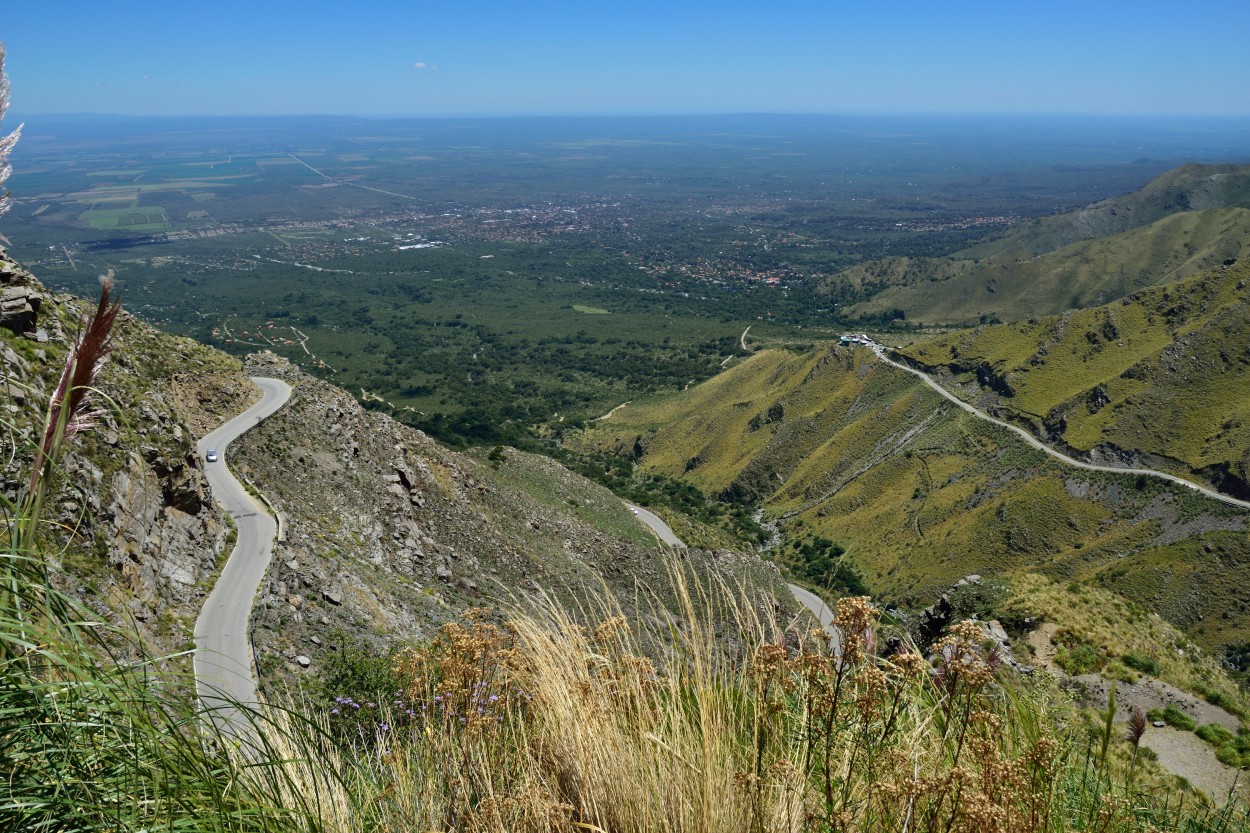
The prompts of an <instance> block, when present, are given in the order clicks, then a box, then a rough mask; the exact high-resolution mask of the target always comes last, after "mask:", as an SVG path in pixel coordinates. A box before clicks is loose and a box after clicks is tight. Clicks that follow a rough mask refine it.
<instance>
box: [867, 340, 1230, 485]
mask: <svg viewBox="0 0 1250 833" xmlns="http://www.w3.org/2000/svg"><path fill="white" fill-rule="evenodd" d="M869 346H870V347H871V348H872V352H873V354H874V355H876V357H877V358H878V359H880V360H881V361H883V362H885V363H886V364H888V365H890V366H892V367H897V368H898V369H899V370H905V371H907V372H908V373H910V374H912V375H913V376H919V377H920V378H921V379H922V380H923V381H924V383H925V384H926V385H928V386H929V387H931V388H933V389H934V390H935V391H937V392H938V393H940V394H941V395H942V396H944V397H946V398H947V399H949V400H950V401H951V402H954V403H955V404H956V405H958V406H959V407H961V408H963V409H964V410H965V411H967V412H968V413H970V414H973V415H974V416H977V417H980V418H981V419H983V420H985V421H986V422H992V423H994V424H995V425H1000V426H1002V427H1003V428H1006V429H1007V430H1008V431H1014V432H1015V433H1016V434H1017V435H1018V436H1019V437H1020V438H1021V439H1022V440H1024V441H1025V442H1026V443H1028V444H1029V445H1031V446H1033V447H1034V448H1036V449H1037V450H1038V451H1042V452H1045V453H1046V454H1049V455H1050V456H1051V457H1054V458H1056V459H1059V460H1062V461H1063V462H1065V463H1067V464H1068V465H1070V466H1075V467H1076V468H1078V469H1086V470H1087V471H1107V472H1112V473H1114V474H1141V475H1145V476H1146V477H1157V478H1159V479H1160V480H1167V481H1169V482H1171V483H1175V484H1177V485H1178V486H1184V487H1185V488H1187V489H1193V490H1194V491H1195V492H1201V493H1202V494H1204V495H1206V496H1207V497H1209V498H1211V499H1212V500H1218V501H1219V502H1220V503H1226V504H1228V505H1229V506H1237V507H1240V508H1242V509H1250V502H1247V501H1244V500H1238V499H1237V498H1235V497H1229V496H1228V495H1226V494H1223V493H1221V492H1217V491H1215V490H1214V489H1208V488H1207V487H1206V486H1199V485H1198V484H1197V483H1194V482H1192V481H1189V480H1186V479H1185V478H1183V477H1177V476H1176V475H1174V474H1168V473H1167V472H1164V471H1155V470H1154V469H1129V468H1122V467H1118V466H1100V465H1097V464H1095V463H1086V462H1084V461H1082V460H1077V459H1076V458H1075V457H1069V456H1068V455H1066V454H1064V453H1062V452H1060V451H1056V450H1055V449H1053V448H1051V447H1050V446H1048V445H1046V443H1044V442H1042V441H1041V440H1039V439H1038V438H1037V437H1034V436H1033V435H1032V434H1030V433H1029V432H1028V431H1025V430H1024V429H1023V428H1020V427H1018V426H1015V425H1012V424H1011V423H1009V422H1004V421H1003V420H1001V419H996V418H995V417H992V416H990V415H989V414H987V413H986V412H985V411H982V410H981V409H980V408H977V407H975V406H973V405H970V404H968V403H967V402H965V401H963V400H962V399H960V398H959V397H957V396H955V395H954V394H953V393H951V392H950V391H948V390H947V389H946V388H944V387H942V386H941V385H939V384H938V383H937V382H935V381H933V378H932V377H930V376H929V374H927V373H925V372H924V371H922V370H917V369H916V368H914V367H908V366H907V365H905V364H903V363H902V362H896V361H894V360H893V359H891V358H889V357H887V356H886V355H885V348H883V347H882V346H881V345H880V344H871V345H869Z"/></svg>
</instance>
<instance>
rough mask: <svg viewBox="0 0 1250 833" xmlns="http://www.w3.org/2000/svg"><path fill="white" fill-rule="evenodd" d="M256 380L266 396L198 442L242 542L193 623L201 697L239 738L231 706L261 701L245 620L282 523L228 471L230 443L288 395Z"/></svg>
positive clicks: (273, 382) (282, 387)
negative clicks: (212, 457) (210, 456)
mask: <svg viewBox="0 0 1250 833" xmlns="http://www.w3.org/2000/svg"><path fill="white" fill-rule="evenodd" d="M252 381H253V382H255V383H256V385H257V386H258V387H259V388H260V389H261V392H262V393H263V394H264V397H263V398H262V399H261V401H260V402H258V403H257V404H255V405H253V406H252V407H251V408H249V409H247V410H246V411H244V412H243V413H242V414H240V415H239V416H237V417H235V418H234V419H232V420H230V421H229V422H227V423H226V424H225V425H223V426H221V427H220V428H218V429H217V430H215V431H213V432H212V433H210V434H209V435H208V436H206V437H204V439H202V440H200V441H199V443H198V444H197V447H198V449H199V452H200V456H201V458H203V456H204V454H205V453H206V452H207V451H208V450H209V449H210V448H215V449H217V455H218V461H217V462H216V463H205V464H204V470H205V473H206V474H207V475H208V483H209V486H211V487H212V490H213V497H214V498H216V500H217V502H218V503H219V504H221V506H222V507H223V508H224V509H225V510H226V511H227V512H229V513H230V516H231V517H232V518H234V524H235V528H236V529H237V530H238V539H237V543H235V546H234V550H233V551H232V552H231V553H230V556H229V558H228V559H227V561H226V566H225V568H224V569H223V570H222V572H221V577H220V578H218V579H217V584H216V586H214V587H213V591H212V593H210V594H209V596H208V600H207V601H206V602H205V603H204V609H203V610H202V611H201V612H200V618H199V619H198V620H196V623H195V648H196V651H195V682H196V688H197V690H198V692H199V695H200V701H201V702H202V703H203V704H204V705H205V707H206V708H209V709H214V710H217V711H214V715H213V719H214V721H215V722H216V723H217V725H218V726H221V727H222V728H223V729H225V730H227V731H230V732H232V733H233V734H235V735H236V736H237V735H239V734H241V731H240V730H239V727H238V724H234V725H233V726H232V717H233V715H234V713H235V709H234V708H233V707H232V706H231V705H230V703H231V702H238V703H255V702H256V701H257V697H256V681H255V679H254V678H253V677H252V647H251V644H250V643H249V641H248V621H249V620H250V619H251V615H252V601H253V599H254V598H255V596H256V591H257V589H258V588H259V587H260V583H261V581H262V580H263V579H264V577H265V570H266V569H267V568H268V567H269V559H270V558H271V557H272V556H273V542H274V539H275V538H276V537H277V530H278V527H277V523H276V522H275V521H274V519H273V517H272V516H271V515H270V514H269V513H268V512H267V511H266V510H265V508H264V506H263V505H262V504H261V503H260V501H259V500H257V499H256V498H253V497H252V496H251V495H250V494H248V493H247V490H246V489H244V488H243V485H242V484H241V483H239V481H238V480H235V478H234V475H232V474H231V473H230V470H229V469H228V468H226V448H227V446H228V445H229V444H230V442H231V440H233V439H235V438H236V437H238V436H240V435H241V434H243V433H244V432H245V431H247V430H248V429H249V428H252V427H254V426H255V425H256V424H257V423H259V422H260V421H261V420H262V419H264V418H265V417H267V416H269V415H270V414H272V413H273V412H274V411H276V410H278V409H279V408H281V407H282V406H283V405H285V404H286V401H287V399H289V398H290V397H291V388H290V386H289V385H287V384H286V382H280V381H278V380H277V379H265V378H261V377H253V378H252Z"/></svg>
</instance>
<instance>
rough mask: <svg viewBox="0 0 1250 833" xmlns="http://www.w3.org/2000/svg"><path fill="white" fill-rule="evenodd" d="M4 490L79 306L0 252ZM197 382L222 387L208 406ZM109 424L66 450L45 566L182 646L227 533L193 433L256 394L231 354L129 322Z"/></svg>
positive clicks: (29, 454) (13, 482)
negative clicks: (192, 391) (196, 391)
mask: <svg viewBox="0 0 1250 833" xmlns="http://www.w3.org/2000/svg"><path fill="white" fill-rule="evenodd" d="M0 285H2V286H3V290H2V292H3V301H2V302H0V359H3V372H4V377H3V378H4V382H5V384H4V385H0V395H3V399H4V402H3V403H2V405H0V407H3V408H4V409H5V410H4V412H3V416H4V418H5V419H4V422H5V424H6V427H7V428H8V429H9V430H6V431H5V433H4V439H3V444H4V448H3V458H2V462H3V466H2V467H0V492H2V493H3V494H4V497H5V498H6V499H7V500H9V501H16V500H17V499H18V498H19V495H20V492H21V490H22V488H23V486H24V484H25V482H26V480H27V478H28V477H29V473H30V465H31V462H32V458H33V452H34V449H35V448H36V447H37V444H38V441H39V437H40V432H41V431H42V425H43V414H44V411H45V409H46V407H47V403H48V399H49V397H50V395H51V392H52V390H53V389H54V388H55V386H56V383H57V379H58V378H59V375H60V372H61V368H62V366H63V365H64V361H65V355H66V352H67V351H68V349H69V346H70V342H71V341H72V337H73V335H72V334H73V333H74V332H75V331H76V324H77V321H78V319H79V318H80V316H81V314H82V312H83V307H84V305H83V303H82V302H81V301H80V300H78V299H75V298H72V297H70V296H64V295H58V294H56V293H52V292H49V291H48V290H47V289H46V288H44V287H43V286H42V285H41V284H40V283H39V282H38V281H37V280H36V279H35V278H34V277H33V276H31V275H30V274H29V273H28V272H26V271H25V270H23V269H21V267H20V266H18V265H17V264H16V263H14V262H13V261H11V260H9V259H8V258H7V257H5V256H3V254H2V253H0ZM191 380H198V381H196V382H194V385H195V386H202V387H203V388H204V389H205V390H211V391H214V395H215V396H216V400H215V401H213V402H211V403H208V404H207V406H206V405H205V404H204V403H201V402H200V401H199V400H198V399H197V397H195V396H192V395H188V393H187V388H188V386H189V385H191V384H192V381H191ZM100 391H101V393H102V394H103V395H104V397H106V399H105V401H106V402H108V403H110V404H108V405H106V407H105V413H104V415H103V417H102V418H101V420H100V424H99V426H98V427H96V428H95V429H93V430H90V431H87V432H85V433H83V434H80V435H79V436H78V437H76V438H75V439H74V440H73V441H72V442H71V443H70V444H69V451H68V453H67V455H66V456H65V459H64V460H62V461H61V465H60V470H59V472H58V476H57V479H56V481H55V483H54V487H53V489H54V491H53V493H52V494H51V496H50V499H49V501H48V504H47V509H46V511H45V520H46V522H47V530H46V533H45V540H46V542H47V546H46V547H45V548H44V552H45V557H48V558H49V559H50V560H51V563H50V567H51V568H52V570H53V573H54V575H56V576H57V577H58V581H60V582H61V583H62V584H63V586H64V587H65V588H66V589H68V590H69V591H70V592H72V593H74V594H76V595H78V596H80V597H81V598H82V599H83V601H85V602H86V603H87V604H88V605H89V606H91V607H92V608H94V609H96V610H97V611H98V612H100V613H101V614H102V615H106V616H108V617H109V618H111V619H113V620H115V621H122V620H125V619H130V620H133V621H134V622H135V623H136V625H137V626H138V629H139V632H140V633H141V634H142V635H143V637H144V638H145V639H146V640H147V641H148V642H149V643H150V644H152V646H153V647H154V648H155V649H157V650H158V651H162V652H168V651H172V650H175V649H178V648H181V647H183V646H184V645H185V644H186V643H187V642H188V641H189V640H190V637H191V630H192V627H193V624H194V621H195V616H196V614H197V612H198V608H199V604H200V599H201V598H202V596H203V593H204V589H205V587H206V586H208V582H209V581H210V580H211V578H212V576H213V574H214V572H215V570H216V568H217V566H218V561H219V553H220V552H221V550H222V547H223V546H224V544H225V542H226V539H227V537H228V534H229V528H228V524H227V521H226V519H225V517H224V516H223V514H222V513H221V512H220V510H218V509H217V507H216V505H215V504H214V503H213V501H212V496H211V495H210V494H209V493H208V491H207V482H206V480H205V478H204V476H203V471H202V468H201V465H202V463H201V461H200V460H199V459H198V457H197V455H196V453H195V443H194V437H195V433H194V431H193V429H192V427H191V425H190V424H189V423H191V424H195V426H196V428H197V429H199V428H200V426H201V425H202V424H203V423H204V422H207V421H215V420H216V414H215V413H214V412H222V413H224V412H229V411H233V410H237V409H239V408H241V407H243V406H244V404H245V403H246V401H247V400H248V399H249V398H250V397H251V396H253V395H254V386H252V385H251V383H250V382H249V381H248V380H247V379H246V377H244V376H243V375H242V372H241V366H240V365H239V364H238V363H237V362H234V361H233V360H231V359H229V358H228V357H226V356H224V355H222V354H220V353H217V352H215V351H212V350H209V349H207V348H204V347H202V346H200V345H197V344H195V343H194V342H191V341H188V340H186V339H179V338H175V337H172V336H166V335H163V334H160V333H157V332H155V331H153V330H152V329H151V328H149V327H147V326H146V325H144V324H143V323H142V322H139V321H137V320H135V319H133V318H131V317H129V316H127V315H124V314H123V317H122V319H121V320H120V322H119V329H118V333H117V350H116V352H115V353H114V354H113V355H112V356H111V358H110V361H109V364H108V365H107V366H106V368H105V370H104V373H103V377H102V379H101V381H100Z"/></svg>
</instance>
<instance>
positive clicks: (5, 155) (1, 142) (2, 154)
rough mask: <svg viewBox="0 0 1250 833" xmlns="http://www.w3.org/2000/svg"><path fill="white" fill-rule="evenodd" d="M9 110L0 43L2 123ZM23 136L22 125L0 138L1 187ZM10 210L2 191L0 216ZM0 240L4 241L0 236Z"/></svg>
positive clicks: (0, 45)
mask: <svg viewBox="0 0 1250 833" xmlns="http://www.w3.org/2000/svg"><path fill="white" fill-rule="evenodd" d="M8 109H9V76H8V75H6V74H5V72H4V44H3V43H0V122H2V121H4V112H5V111H6V110H8ZM21 135H22V125H20V124H19V125H18V126H17V130H14V131H13V132H12V133H10V134H9V135H8V136H2V137H0V187H3V186H4V181H5V180H6V179H8V178H9V174H11V173H13V166H12V165H10V164H9V153H10V152H11V151H12V150H13V146H14V145H16V144H17V140H18V138H19V137H20V136H21ZM8 210H9V192H8V191H0V215H3V214H4V213H5V212H6V211H8ZM0 239H3V237H2V236H0Z"/></svg>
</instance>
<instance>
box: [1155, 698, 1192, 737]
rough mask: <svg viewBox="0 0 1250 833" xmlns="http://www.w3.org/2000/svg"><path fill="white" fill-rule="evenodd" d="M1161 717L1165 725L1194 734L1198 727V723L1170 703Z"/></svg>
mask: <svg viewBox="0 0 1250 833" xmlns="http://www.w3.org/2000/svg"><path fill="white" fill-rule="evenodd" d="M1161 717H1162V720H1163V722H1164V723H1166V724H1168V725H1169V726H1172V727H1174V728H1177V729H1181V730H1183V731H1186V732H1192V731H1193V730H1194V729H1195V728H1197V726H1198V721H1196V720H1194V719H1193V718H1192V717H1190V716H1189V715H1187V714H1185V712H1183V711H1181V710H1180V708H1179V707H1177V706H1176V704H1175V703H1168V705H1167V708H1165V709H1164V710H1163V712H1162V715H1161Z"/></svg>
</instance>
